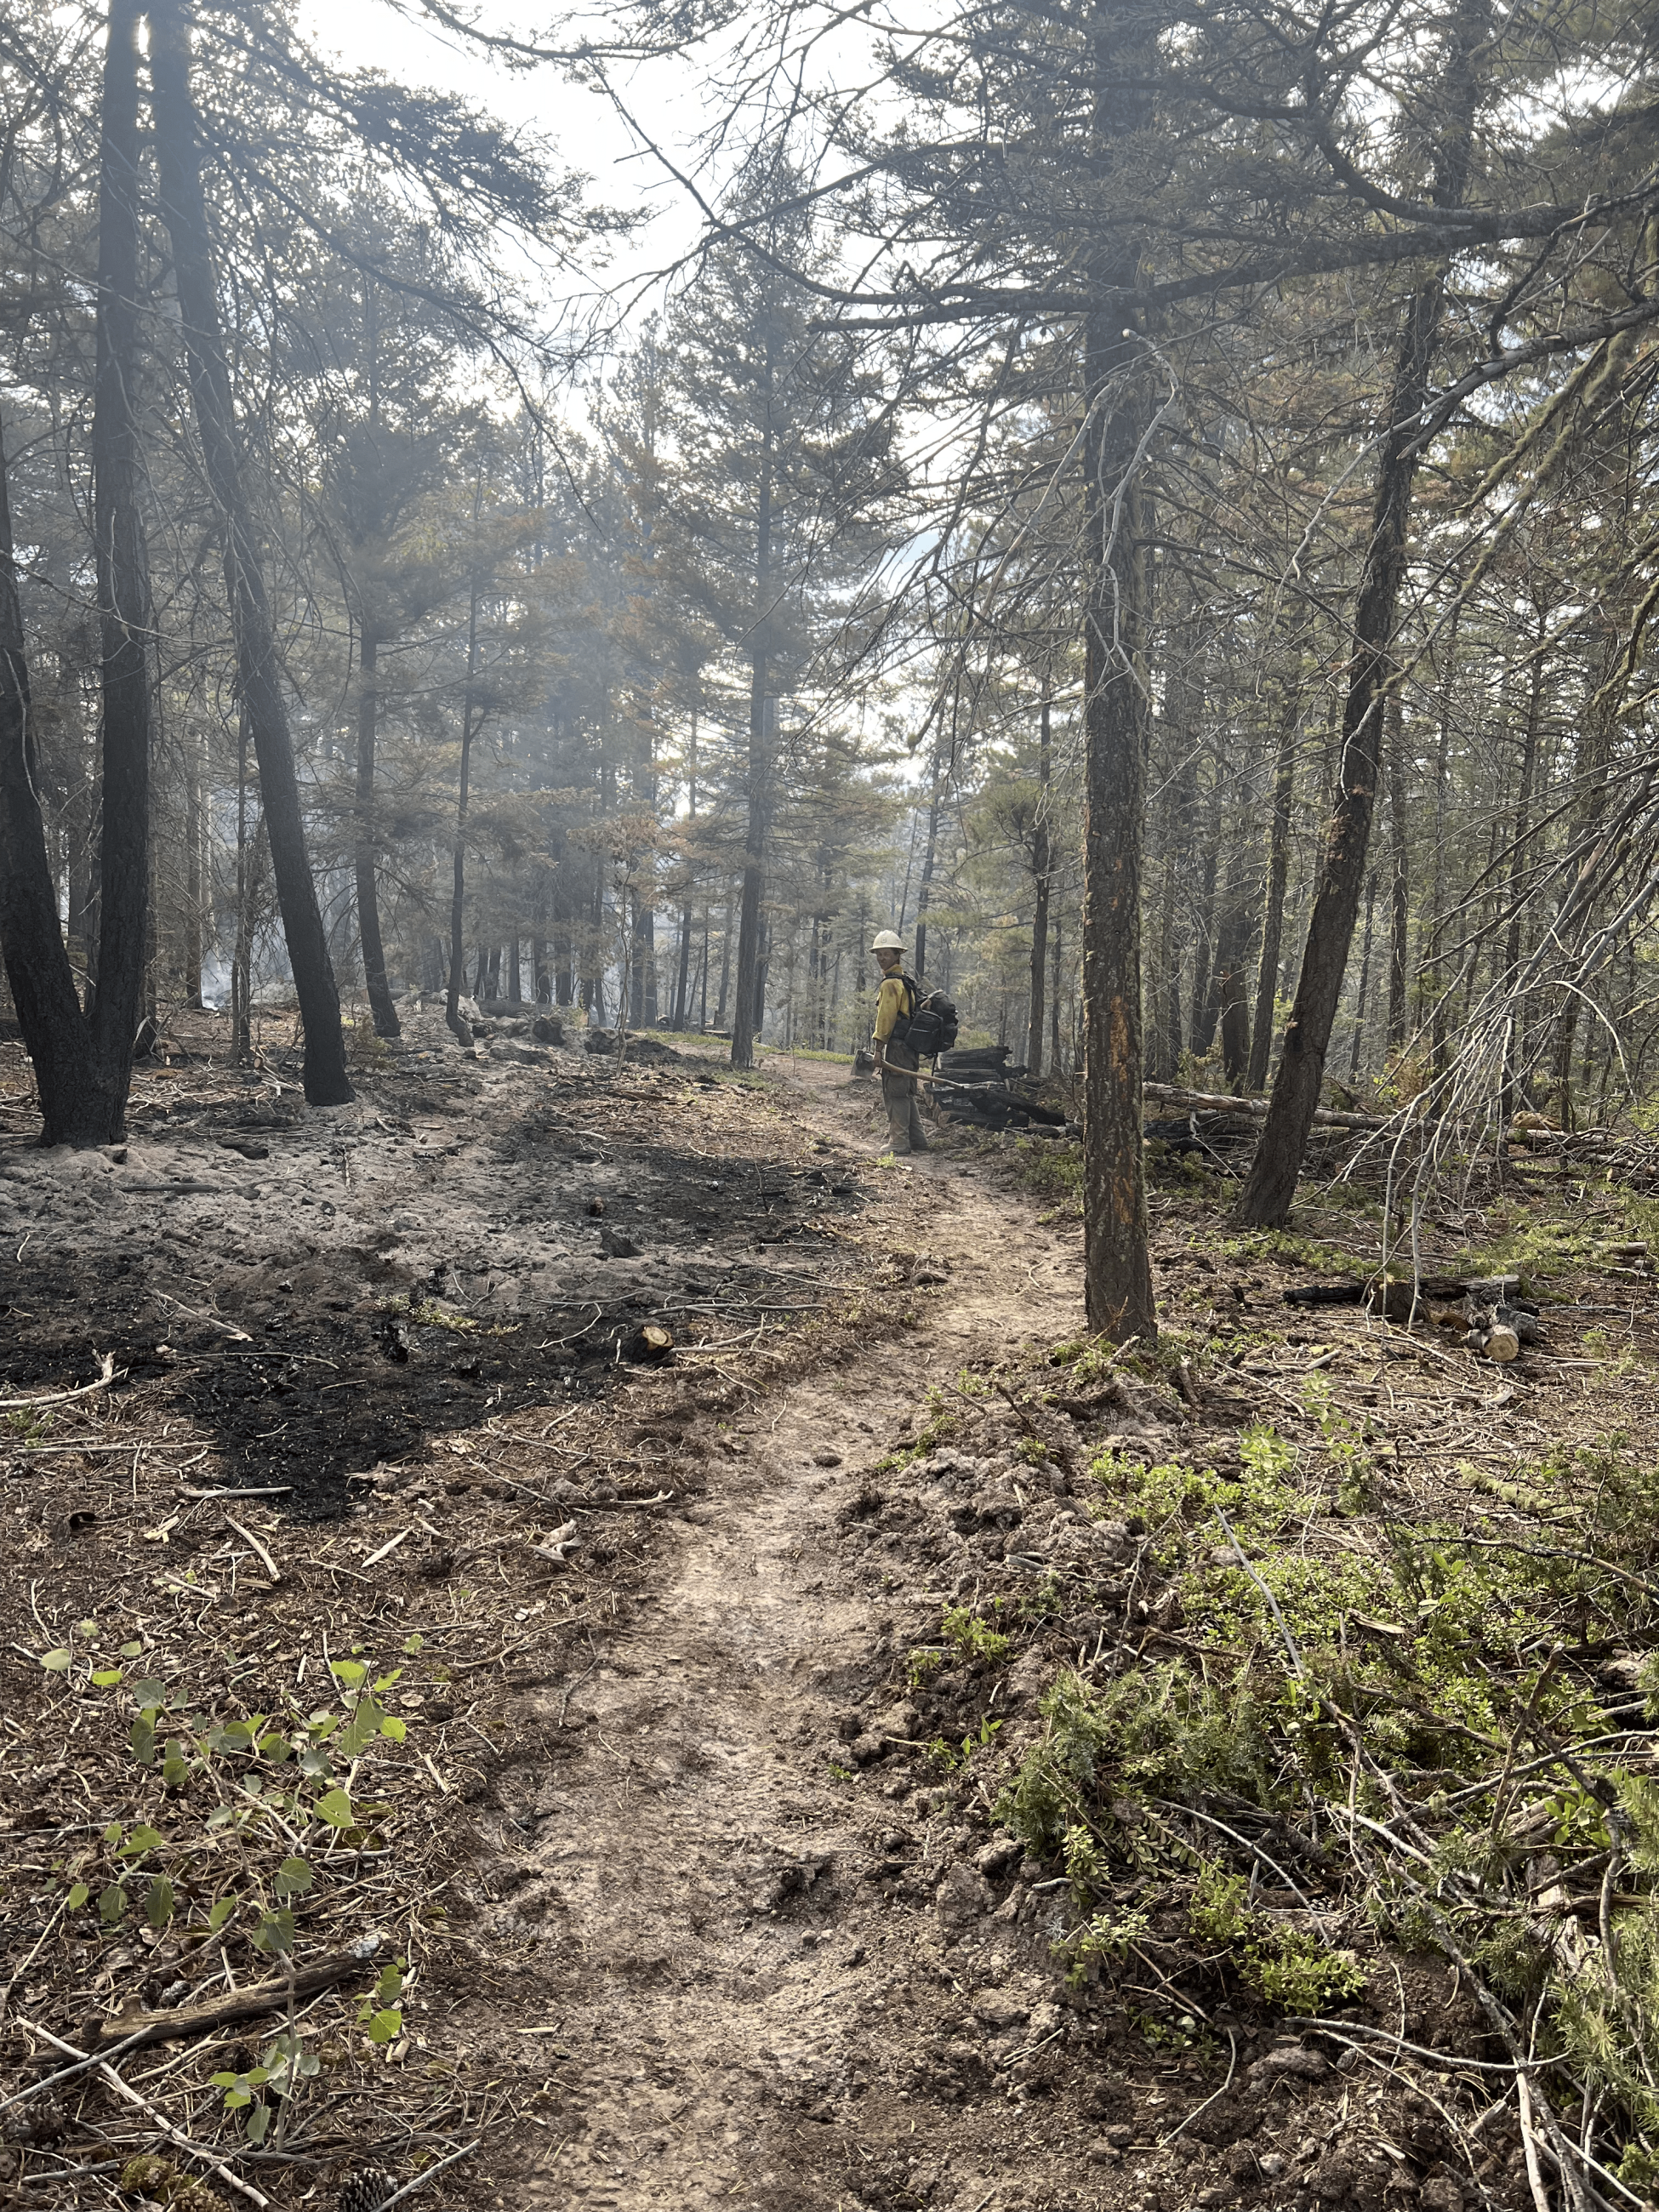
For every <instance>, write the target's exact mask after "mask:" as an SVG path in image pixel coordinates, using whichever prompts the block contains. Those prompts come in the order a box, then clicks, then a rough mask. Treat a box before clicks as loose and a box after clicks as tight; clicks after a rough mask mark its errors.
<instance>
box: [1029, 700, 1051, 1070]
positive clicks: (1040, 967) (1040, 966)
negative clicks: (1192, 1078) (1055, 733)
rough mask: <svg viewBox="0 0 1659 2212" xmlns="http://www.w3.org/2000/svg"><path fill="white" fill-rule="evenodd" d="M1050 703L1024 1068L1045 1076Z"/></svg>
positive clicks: (1040, 742)
mask: <svg viewBox="0 0 1659 2212" xmlns="http://www.w3.org/2000/svg"><path fill="white" fill-rule="evenodd" d="M1048 739H1049V731H1048V700H1047V699H1044V701H1043V702H1042V720H1041V721H1040V722H1039V723H1038V725H1037V812H1036V826H1035V828H1034V829H1033V830H1032V832H1031V874H1032V878H1033V879H1034V882H1035V884H1036V899H1035V902H1034V904H1033V907H1032V912H1031V1012H1030V1021H1029V1022H1028V1023H1027V1024H1026V1030H1025V1065H1026V1066H1027V1067H1028V1068H1029V1069H1030V1073H1032V1074H1033V1075H1041V1074H1042V1019H1043V1012H1044V1006H1043V982H1044V980H1045V978H1046V976H1047V973H1048V774H1049V769H1048Z"/></svg>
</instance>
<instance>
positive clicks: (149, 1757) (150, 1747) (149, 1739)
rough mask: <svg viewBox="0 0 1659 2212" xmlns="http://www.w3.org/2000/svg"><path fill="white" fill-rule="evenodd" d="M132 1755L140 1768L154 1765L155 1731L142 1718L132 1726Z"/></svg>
mask: <svg viewBox="0 0 1659 2212" xmlns="http://www.w3.org/2000/svg"><path fill="white" fill-rule="evenodd" d="M131 1741H132V1755H133V1757H134V1758H135V1759H137V1762H138V1764H139V1765H140V1766H154V1765H155V1729H153V1728H152V1727H151V1725H150V1723H149V1722H148V1721H147V1720H145V1719H143V1717H140V1718H139V1719H137V1720H136V1721H134V1723H133V1724H132V1739H131Z"/></svg>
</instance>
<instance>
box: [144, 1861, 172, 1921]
mask: <svg viewBox="0 0 1659 2212" xmlns="http://www.w3.org/2000/svg"><path fill="white" fill-rule="evenodd" d="M144 1917H145V1919H146V1920H148V1921H149V1924H150V1926H151V1927H152V1928H156V1929H161V1928H165V1927H166V1926H167V1923H168V1921H169V1920H171V1919H172V1917H173V1884H172V1883H171V1882H170V1881H168V1880H167V1876H166V1875H164V1874H158V1875H156V1877H155V1881H153V1882H151V1884H150V1886H149V1896H148V1897H147V1898H146V1899H144Z"/></svg>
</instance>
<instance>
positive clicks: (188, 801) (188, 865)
mask: <svg viewBox="0 0 1659 2212" xmlns="http://www.w3.org/2000/svg"><path fill="white" fill-rule="evenodd" d="M202 772H203V759H202V738H201V733H200V732H198V731H196V730H192V731H191V732H189V733H188V735H187V736H186V737H185V1005H186V1006H191V1007H193V1008H196V1009H199V1008H200V1006H201V1004H202V961H203V955H204V945H203V936H204V930H203V924H204V921H205V918H206V915H207V875H208V871H207V867H206V864H205V855H204V838H205V834H206V832H205V827H204V818H203V807H202Z"/></svg>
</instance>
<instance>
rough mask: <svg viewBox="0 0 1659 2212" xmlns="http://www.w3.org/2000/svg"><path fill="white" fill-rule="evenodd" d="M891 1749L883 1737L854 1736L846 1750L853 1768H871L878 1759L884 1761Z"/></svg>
mask: <svg viewBox="0 0 1659 2212" xmlns="http://www.w3.org/2000/svg"><path fill="white" fill-rule="evenodd" d="M891 1748H892V1747H891V1745H890V1744H889V1742H888V1741H887V1739H886V1738H885V1736H879V1735H855V1736H854V1738H853V1741H852V1742H851V1743H850V1744H849V1745H848V1750H849V1751H850V1752H851V1753H852V1755H853V1764H854V1766H873V1765H875V1763H876V1761H877V1760H878V1759H885V1758H886V1756H887V1753H888V1752H889V1751H890V1749H891Z"/></svg>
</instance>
